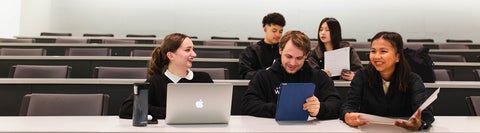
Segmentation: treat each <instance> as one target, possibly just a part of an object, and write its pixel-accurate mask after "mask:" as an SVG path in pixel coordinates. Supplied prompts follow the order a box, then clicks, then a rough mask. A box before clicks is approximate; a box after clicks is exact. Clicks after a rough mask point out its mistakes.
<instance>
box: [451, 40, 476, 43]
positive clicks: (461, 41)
mask: <svg viewBox="0 0 480 133" xmlns="http://www.w3.org/2000/svg"><path fill="white" fill-rule="evenodd" d="M447 43H473V41H472V40H469V39H447Z"/></svg>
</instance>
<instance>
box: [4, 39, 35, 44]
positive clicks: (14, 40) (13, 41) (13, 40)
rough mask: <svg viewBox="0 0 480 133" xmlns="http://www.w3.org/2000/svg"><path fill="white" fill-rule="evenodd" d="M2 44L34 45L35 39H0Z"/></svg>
mask: <svg viewBox="0 0 480 133" xmlns="http://www.w3.org/2000/svg"><path fill="white" fill-rule="evenodd" d="M0 42H2V43H34V42H35V41H34V39H12V38H0Z"/></svg>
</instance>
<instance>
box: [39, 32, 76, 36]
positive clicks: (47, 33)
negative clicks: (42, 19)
mask: <svg viewBox="0 0 480 133" xmlns="http://www.w3.org/2000/svg"><path fill="white" fill-rule="evenodd" d="M40 36H72V33H60V32H41V33H40Z"/></svg>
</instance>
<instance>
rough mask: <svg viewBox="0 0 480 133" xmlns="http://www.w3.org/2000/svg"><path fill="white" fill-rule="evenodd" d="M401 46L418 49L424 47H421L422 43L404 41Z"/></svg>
mask: <svg viewBox="0 0 480 133" xmlns="http://www.w3.org/2000/svg"><path fill="white" fill-rule="evenodd" d="M403 48H410V49H420V48H424V47H423V44H421V43H405V44H404V45H403Z"/></svg>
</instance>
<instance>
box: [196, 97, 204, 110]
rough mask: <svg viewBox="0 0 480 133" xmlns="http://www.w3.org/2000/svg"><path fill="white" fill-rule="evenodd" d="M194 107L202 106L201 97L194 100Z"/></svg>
mask: <svg viewBox="0 0 480 133" xmlns="http://www.w3.org/2000/svg"><path fill="white" fill-rule="evenodd" d="M195 107H197V108H199V109H201V108H203V100H202V99H199V100H197V101H196V102H195Z"/></svg>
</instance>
